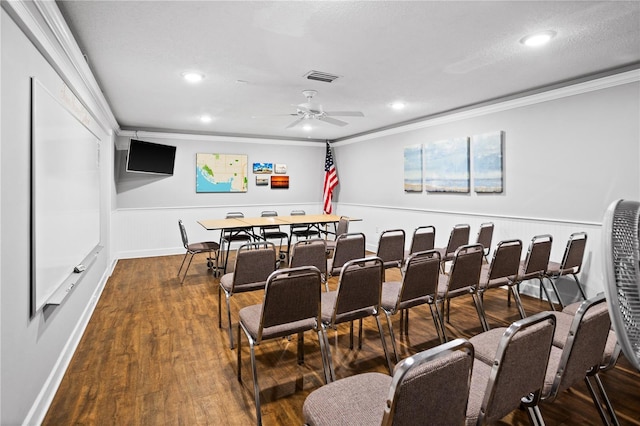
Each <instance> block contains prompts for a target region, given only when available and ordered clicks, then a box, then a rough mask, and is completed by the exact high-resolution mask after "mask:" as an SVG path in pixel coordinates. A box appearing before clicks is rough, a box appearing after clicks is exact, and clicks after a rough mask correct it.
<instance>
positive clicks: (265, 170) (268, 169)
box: [253, 163, 273, 174]
mask: <svg viewBox="0 0 640 426" xmlns="http://www.w3.org/2000/svg"><path fill="white" fill-rule="evenodd" d="M253 173H255V174H271V173H273V163H253Z"/></svg>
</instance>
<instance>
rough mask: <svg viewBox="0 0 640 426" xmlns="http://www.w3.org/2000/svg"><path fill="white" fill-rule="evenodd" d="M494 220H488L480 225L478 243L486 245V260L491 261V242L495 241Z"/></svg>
mask: <svg viewBox="0 0 640 426" xmlns="http://www.w3.org/2000/svg"><path fill="white" fill-rule="evenodd" d="M493 228H494V225H493V222H486V223H483V224H481V225H480V229H478V236H477V237H476V243H478V244H482V247H484V261H485V262H487V263H489V253H490V252H491V242H492V241H493Z"/></svg>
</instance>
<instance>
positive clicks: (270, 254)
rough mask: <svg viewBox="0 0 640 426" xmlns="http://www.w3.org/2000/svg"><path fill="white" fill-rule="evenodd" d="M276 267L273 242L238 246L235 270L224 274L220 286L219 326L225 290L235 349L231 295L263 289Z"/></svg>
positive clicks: (230, 333)
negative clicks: (222, 295) (222, 297)
mask: <svg viewBox="0 0 640 426" xmlns="http://www.w3.org/2000/svg"><path fill="white" fill-rule="evenodd" d="M275 269H276V248H275V246H274V245H273V243H272V242H269V241H261V242H255V243H249V244H244V245H242V246H240V247H239V248H238V254H237V256H236V263H235V268H234V271H233V272H230V273H228V274H224V275H223V276H222V277H221V278H220V285H219V286H218V327H219V328H222V300H221V294H222V292H224V295H225V299H226V302H227V325H228V331H229V344H230V347H231V349H233V332H232V330H231V303H230V299H231V297H232V296H233V295H234V294H236V293H244V292H247V291H255V290H262V289H264V286H265V285H266V283H267V278H269V275H270V274H271V273H272V272H273V271H275Z"/></svg>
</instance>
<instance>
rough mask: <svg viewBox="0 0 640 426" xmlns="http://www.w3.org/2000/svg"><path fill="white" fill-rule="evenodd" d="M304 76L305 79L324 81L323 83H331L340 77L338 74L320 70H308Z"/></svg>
mask: <svg viewBox="0 0 640 426" xmlns="http://www.w3.org/2000/svg"><path fill="white" fill-rule="evenodd" d="M304 76H305V77H306V78H307V80H316V81H324V82H325V83H331V82H332V81H333V80H335V79H336V78H338V77H340V76H339V75H335V74H329V73H328V72H322V71H309V72H308V73H306V74H305V75H304Z"/></svg>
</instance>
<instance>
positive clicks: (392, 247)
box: [376, 229, 405, 269]
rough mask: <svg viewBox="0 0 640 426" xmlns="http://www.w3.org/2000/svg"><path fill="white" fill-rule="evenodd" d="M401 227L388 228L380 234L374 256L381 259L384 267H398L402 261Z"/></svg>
mask: <svg viewBox="0 0 640 426" xmlns="http://www.w3.org/2000/svg"><path fill="white" fill-rule="evenodd" d="M404 240H405V233H404V230H403V229H389V230H386V231H383V232H382V233H381V234H380V239H379V240H378V251H377V252H376V256H378V257H379V258H380V259H382V263H383V264H384V268H385V269H389V268H400V267H401V266H402V263H403V262H404Z"/></svg>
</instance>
